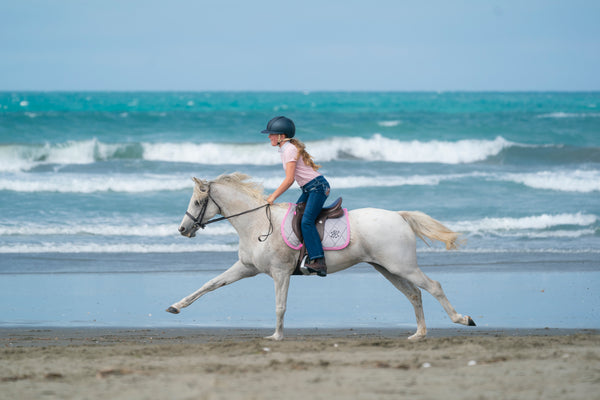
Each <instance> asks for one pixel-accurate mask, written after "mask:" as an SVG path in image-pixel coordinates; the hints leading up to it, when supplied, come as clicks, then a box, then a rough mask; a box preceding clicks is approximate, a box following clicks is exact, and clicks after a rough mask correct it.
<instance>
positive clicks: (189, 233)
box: [179, 226, 196, 238]
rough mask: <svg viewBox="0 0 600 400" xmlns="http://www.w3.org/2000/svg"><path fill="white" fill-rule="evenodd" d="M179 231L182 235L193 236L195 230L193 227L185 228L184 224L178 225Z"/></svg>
mask: <svg viewBox="0 0 600 400" xmlns="http://www.w3.org/2000/svg"><path fill="white" fill-rule="evenodd" d="M179 233H181V235H182V236H187V237H189V238H193V237H194V236H196V230H195V229H190V230H187V229H186V228H185V226H180V227H179Z"/></svg>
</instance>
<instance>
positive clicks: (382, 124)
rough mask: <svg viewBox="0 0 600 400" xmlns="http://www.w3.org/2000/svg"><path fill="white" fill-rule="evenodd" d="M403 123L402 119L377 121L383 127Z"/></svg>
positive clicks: (391, 126)
mask: <svg viewBox="0 0 600 400" xmlns="http://www.w3.org/2000/svg"><path fill="white" fill-rule="evenodd" d="M401 123H402V121H399V120H393V121H379V122H377V125H379V126H381V127H383V128H393V127H395V126H398V125H400V124H401Z"/></svg>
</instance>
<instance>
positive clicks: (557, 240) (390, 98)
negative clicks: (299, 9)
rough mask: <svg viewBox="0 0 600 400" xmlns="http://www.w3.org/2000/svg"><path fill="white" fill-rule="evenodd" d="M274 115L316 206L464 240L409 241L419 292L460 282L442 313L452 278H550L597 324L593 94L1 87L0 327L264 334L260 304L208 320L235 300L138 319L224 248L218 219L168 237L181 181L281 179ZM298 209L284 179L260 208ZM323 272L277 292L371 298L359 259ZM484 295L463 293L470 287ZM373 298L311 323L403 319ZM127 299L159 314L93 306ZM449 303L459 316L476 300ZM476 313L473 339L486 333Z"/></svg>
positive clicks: (230, 252)
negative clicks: (301, 161) (570, 279)
mask: <svg viewBox="0 0 600 400" xmlns="http://www.w3.org/2000/svg"><path fill="white" fill-rule="evenodd" d="M277 115H285V116H287V117H289V118H292V119H293V120H294V121H295V123H296V128H297V130H296V135H297V137H298V138H300V139H301V140H302V141H304V142H305V143H306V145H307V149H308V150H309V152H310V153H311V154H312V155H313V156H314V158H315V160H316V161H317V162H318V163H319V164H321V165H322V169H321V171H322V172H323V174H324V175H325V176H326V177H327V178H328V180H329V181H330V183H331V187H332V191H331V195H330V199H331V200H333V199H334V198H336V197H338V196H341V197H343V199H344V204H345V207H347V208H348V209H355V208H361V207H380V208H386V209H393V210H419V211H423V212H425V213H427V214H429V215H431V216H432V217H434V218H436V219H438V220H440V221H442V222H443V223H444V224H446V225H447V226H448V227H450V228H452V229H454V230H456V231H459V232H461V233H463V237H464V238H465V239H466V242H467V243H466V245H465V246H464V247H463V248H462V249H460V250H458V251H456V252H452V253H448V252H446V251H445V250H444V248H443V246H442V245H440V244H433V245H431V247H430V246H428V245H426V244H424V243H419V244H418V252H419V259H420V263H421V265H423V268H424V270H426V272H427V273H428V274H429V273H430V272H429V271H432V272H433V273H432V277H434V279H438V277H439V279H438V280H440V281H441V282H442V284H445V282H444V279H446V280H447V281H448V280H450V281H452V280H455V279H457V277H458V276H461V277H462V278H464V280H463V281H456V290H455V292H459V293H452V291H451V290H449V289H448V288H447V286H446V285H444V287H445V289H446V292H447V295H448V297H449V298H450V300H451V301H452V299H453V295H454V297H455V298H456V297H459V300H460V299H461V297H460V296H466V295H465V294H464V293H463V290H462V289H461V288H464V281H465V280H466V281H469V282H475V283H473V286H477V279H475V277H482V276H488V275H489V274H490V273H491V272H497V273H498V272H501V273H502V274H506V277H507V278H506V279H507V280H508V281H510V280H511V279H512V278H511V277H514V276H518V277H521V278H523V276H524V275H527V274H530V275H532V276H531V279H533V280H534V281H536V279H538V278H539V277H540V276H549V275H548V274H550V275H551V276H553V277H555V278H556V279H555V284H554V283H552V284H550V283H549V286H551V287H557V288H562V289H561V290H566V289H564V286H569V285H561V281H562V282H563V283H564V279H565V278H564V277H565V275H564V274H565V273H569V274H574V273H576V274H578V275H577V279H579V280H577V282H583V284H586V283H587V284H588V286H590V285H591V287H592V289H591V290H590V289H589V288H588V289H587V290H588V292H587V295H586V296H587V297H584V298H583V299H582V298H581V297H578V296H579V295H578V294H577V293H579V292H578V286H573V287H571V286H569V287H570V288H571V289H570V290H572V291H573V292H568V293H567V294H568V295H570V296H572V297H573V296H574V297H573V299H572V302H573V304H574V307H575V305H579V306H581V302H582V300H583V301H587V303H586V304H585V307H584V311H585V312H587V314H585V313H584V314H585V315H587V317H584V318H583V319H584V320H585V321H587V322H584V323H580V325H579V326H582V327H594V328H598V327H600V313H599V311H598V310H599V309H600V299H599V298H598V296H597V295H595V294H594V293H593V287H594V286H595V287H596V288H597V287H598V283H600V279H599V278H600V276H599V272H600V93H598V92H589V93H587V92H586V93H544V92H540V93H461V92H452V93H435V92H431V93H402V92H399V93H393V92H390V93H388V92H373V93H369V92H358V93H352V92H348V93H346V92H340V93H334V92H290V93H276V92H274V93H260V92H241V93H235V92H222V93H221V92H210V93H183V92H182V93H179V92H157V93H152V92H139V93H137V92H114V93H108V92H107V93H104V92H89V93H88V92H73V93H71V92H40V93H37V92H1V93H0V291H1V292H2V293H3V294H2V295H0V300H1V303H2V304H3V305H4V306H3V309H2V310H1V311H0V325H19V324H30V325H94V324H101V325H109V326H111V325H136V326H137V325H143V326H146V325H153V324H158V325H171V324H175V325H177V324H191V325H194V324H200V325H202V324H206V325H211V326H215V325H225V326H228V324H232V325H236V324H242V325H248V324H249V325H252V326H263V325H264V326H270V325H271V324H272V321H273V320H274V315H272V314H274V311H273V305H272V304H271V301H272V297H273V295H272V293H269V294H268V295H266V296H271V297H267V298H266V300H265V304H268V307H267V306H266V305H265V307H262V306H261V307H259V306H258V305H257V306H256V307H254V306H253V307H250V306H249V307H250V308H251V309H244V311H243V312H239V313H238V314H236V315H234V316H233V317H231V316H229V317H230V318H229V319H227V313H231V312H232V310H231V309H232V308H234V304H238V302H239V298H238V297H236V296H237V295H234V294H233V293H235V291H236V288H235V287H232V288H231V290H230V288H226V289H222V290H223V291H224V294H222V295H221V294H218V295H217V294H216V293H215V294H209V295H207V296H206V298H207V299H208V298H209V296H216V297H213V298H215V299H219V302H218V306H215V305H213V306H211V307H210V310H212V311H214V310H215V309H216V310H221V308H220V307H223V308H224V309H225V311H224V312H223V313H221V314H219V313H215V315H213V316H212V317H211V316H210V315H212V314H209V315H208V316H207V315H206V314H202V313H206V312H207V307H204V308H203V306H201V305H200V302H198V303H196V304H194V305H193V306H191V307H190V308H189V310H191V309H193V308H194V309H196V310H197V311H196V314H193V315H194V316H193V317H190V319H185V318H186V317H183V316H184V315H185V312H187V310H188V309H186V310H185V311H184V313H182V314H181V316H170V315H167V314H166V313H163V314H165V316H164V317H163V316H162V314H161V316H160V317H158V315H157V313H158V312H159V311H160V312H161V313H162V310H164V308H166V307H167V306H168V305H170V304H171V303H173V302H175V301H177V300H179V299H180V298H181V297H184V296H185V295H187V294H189V292H191V291H193V290H195V289H196V288H198V287H200V286H201V284H202V283H203V280H206V279H209V278H210V277H212V276H214V275H216V274H217V273H219V271H222V270H224V269H225V268H227V267H228V265H229V264H230V263H231V262H233V261H234V260H235V252H236V251H237V245H238V238H237V235H236V233H235V231H234V230H233V228H232V227H231V225H229V224H228V223H227V222H222V223H219V224H214V225H211V226H209V227H207V228H206V229H205V230H203V231H200V232H199V234H198V235H197V237H196V238H193V239H188V238H185V237H182V236H180V235H179V233H178V231H177V228H178V225H179V223H180V221H181V220H182V218H183V215H184V213H185V209H186V207H187V204H188V201H189V198H190V196H191V192H192V187H193V182H192V179H191V178H192V177H198V178H202V179H212V178H215V177H217V176H218V175H220V174H223V173H229V172H234V171H240V172H244V173H247V174H249V175H251V176H252V177H253V179H254V180H255V181H256V182H260V183H262V184H263V186H264V188H265V192H266V193H269V192H270V191H273V190H274V189H275V188H276V187H277V186H278V185H279V183H280V182H281V180H282V179H283V176H284V174H283V169H282V167H281V164H280V158H279V154H278V152H277V150H276V149H274V148H272V147H271V146H270V145H269V142H268V139H267V137H266V136H265V135H263V134H261V133H260V131H261V130H262V129H264V128H265V127H266V124H267V122H268V120H269V119H271V118H272V117H274V116H277ZM298 195H299V190H298V189H297V186H295V185H294V186H293V187H292V188H291V189H290V190H288V192H287V193H286V194H285V195H284V196H282V197H281V198H280V200H281V201H295V200H296V198H297V197H298ZM435 274H441V275H438V277H435V276H433V275H435ZM486 274H488V275H486ZM544 274H545V275H544ZM581 274H583V275H581ZM336 275H338V274H336ZM339 275H340V276H341V278H340V279H339V280H338V283H323V282H319V281H317V282H315V279H316V278H313V277H310V278H294V279H295V280H296V279H297V280H298V281H301V282H302V283H298V284H299V285H300V286H302V287H303V288H304V290H305V291H306V292H310V293H312V292H311V291H312V290H316V289H315V288H316V287H320V288H322V289H321V290H324V291H329V292H330V293H334V294H335V295H336V296H337V295H341V296H343V295H344V294H345V293H347V292H348V288H347V287H346V288H344V286H343V285H342V284H344V285H348V284H350V285H351V284H352V283H351V282H353V281H354V280H357V281H360V282H365V279H366V281H368V282H371V281H373V282H375V280H378V281H379V280H380V281H381V282H382V283H381V285H384V284H387V286H390V288H391V285H389V284H388V283H387V282H386V281H385V280H383V279H382V278H381V277H380V276H379V275H378V274H377V273H376V272H375V271H373V270H371V269H370V268H369V267H367V266H366V265H361V266H359V267H357V268H355V269H350V270H347V271H344V272H342V273H340V274H339ZM503 276H504V275H503ZM569 276H572V275H569ZM496 278H498V275H490V277H489V282H491V283H493V282H495V281H497V279H496ZM255 279H257V278H255ZM335 279H336V276H335V275H333V276H331V278H329V277H328V278H327V279H326V280H325V281H326V282H331V281H334V280H335ZM553 279H554V278H553ZM145 280H146V281H147V282H146V284H145V285H144V284H136V282H144V281H145ZM517 280H520V279H517ZM81 281H84V282H81ZM150 281H152V282H150ZM508 281H507V282H508ZM167 282H168V284H167ZM553 282H554V281H553ZM491 283H490V284H491ZM95 284H97V285H101V286H102V287H99V286H97V285H95ZM292 284H294V282H293V283H292ZM507 284H508V283H507ZM236 285H241V286H239V287H240V288H242V289H239V290H241V291H242V292H241V293H255V292H256V296H258V297H260V295H259V293H262V291H263V290H268V291H272V283H268V278H267V281H264V279H263V278H258V279H257V280H256V281H255V283H254V284H253V283H251V281H250V280H248V283H246V282H243V283H242V282H240V283H239V284H236ZM323 285H325V286H323ZM387 286H386V288H387ZM484 286H485V285H483V284H480V285H479V287H480V289H479V290H480V291H481V293H483V296H485V293H490V291H489V290H487V291H486V289H485V287H484ZM517 286H518V285H517ZM75 287H76V289H75ZM150 288H153V290H150ZM256 288H260V290H258V289H256ZM355 288H356V287H355ZM361 288H362V286H361ZM452 288H453V287H451V288H450V289H452ZM257 290H258V291H257ZM361 290H362V289H361ZM382 290H384V289H382V287H381V286H379V283H373V284H372V285H371V287H370V288H364V291H365V292H366V293H367V295H368V294H370V295H377V294H378V293H381V291H382ZM386 290H387V289H386ZM390 290H391V291H390V295H389V297H390V299H392V297H393V296H396V297H393V300H390V304H389V307H390V308H391V309H390V310H389V312H388V314H389V318H387V319H386V318H385V317H380V319H379V320H377V319H373V318H376V316H375V317H374V316H373V315H375V314H377V312H376V310H368V311H367V310H361V309H360V307H358V308H356V310H355V313H353V314H350V315H347V314H346V315H344V313H343V312H331V315H329V316H326V317H323V322H322V323H323V324H325V325H326V324H328V323H330V324H333V325H336V326H341V325H343V326H346V325H352V321H362V323H364V324H365V325H369V324H373V323H375V324H383V325H386V324H387V325H391V326H396V325H395V324H402V323H404V324H409V325H410V324H414V321H413V318H414V317H412V311H411V310H410V306H408V307H409V308H407V310H408V311H409V312H408V314H407V315H403V316H402V318H399V315H398V314H397V313H395V312H392V310H393V307H396V306H398V304H397V303H395V302H396V301H397V302H398V303H408V302H407V301H406V299H404V298H403V296H402V295H399V294H398V293H397V292H395V289H393V288H391V289H390ZM531 290H534V292H535V293H547V290H546V289H544V288H542V287H539V288H535V289H531ZM556 290H559V289H556ZM131 291H133V292H136V291H137V292H136V293H137V294H132V293H131ZM42 294H45V297H43V296H42V297H41V298H39V299H36V296H37V295H42ZM562 294H565V293H562ZM139 296H142V297H141V298H144V299H147V303H148V304H150V303H152V304H153V302H154V301H156V299H157V298H160V300H161V302H160V304H156V307H154V306H151V307H150V309H149V311H148V307H146V306H145V305H144V302H143V301H142V302H138V303H136V304H138V306H137V307H133V309H135V310H139V311H131V312H129V313H125V315H126V317H117V315H118V314H119V310H121V308H120V307H121V306H119V305H117V303H116V302H110V301H109V300H108V299H113V300H114V301H116V300H115V299H118V301H119V304H123V303H131V302H132V301H134V300H132V298H133V299H137V298H140V297H139ZM144 296H146V297H144ZM332 296H333V295H332ZM512 296H514V294H510V295H509V297H512ZM561 296H562V295H561ZM367 297H368V296H367ZM503 297H504V296H503ZM561 298H562V297H557V298H555V299H554V300H553V301H556V302H560V301H563V300H560V299H561ZM43 299H45V300H43ZM50 299H52V300H50ZM61 299H62V300H64V301H61ZM101 299H105V300H101ZM464 300H465V306H466V307H467V308H468V307H469V304H472V303H477V304H484V303H485V304H488V307H492V305H493V304H496V301H491V300H490V301H489V302H487V303H486V302H482V301H480V299H474V298H473V297H472V296H471V297H467V298H464ZM103 301H109V302H108V303H104V302H103ZM202 301H204V299H203V300H202ZM291 301H292V300H290V302H291ZM332 301H333V300H332ZM67 303H69V304H70V305H69V307H70V308H67V309H65V310H61V307H62V306H61V304H63V305H64V304H67ZM78 303H79V304H78ZM358 303H359V301H358V300H357V305H358ZM50 304H52V307H50ZM44 305H45V306H44ZM402 306H403V307H404V306H406V305H405V304H403V305H402ZM160 307H162V308H160ZM215 307H216V308H215ZM562 307H563V308H564V304H563V306H562ZM159 308H160V310H159ZM258 308H261V313H257V314H256V315H258V317H257V316H256V315H255V316H254V317H253V316H252V315H253V312H255V310H256V309H258ZM262 308H267V309H265V310H262ZM298 308H301V307H298ZM428 308H429V309H432V308H433V309H435V312H438V311H439V310H437V309H441V307H439V304H437V303H432V304H430V305H427V303H426V313H427V312H428ZM457 308H459V307H458V306H457ZM253 310H254V311H253ZM338 311H343V310H338ZM534 311H535V310H534ZM573 311H574V310H572V309H566V310H565V313H564V314H565V317H564V318H563V320H565V319H568V321H569V322H568V323H567V322H565V321H563V322H560V323H559V322H557V323H555V324H554V325H552V323H551V322H552V321H546V320H544V321H542V322H540V321H537V320H535V321H533V322H532V324H533V325H536V324H538V325H539V324H543V325H544V326H546V324H548V325H552V326H555V325H560V324H562V326H572V324H573V321H572V318H567V316H568V315H570V314H571V313H572V312H573ZM98 312H100V314H101V315H99V314H98ZM459 312H461V311H460V310H459ZM578 312H581V309H579V310H578ZM86 313H87V314H86ZM288 314H289V313H288ZM298 314H301V313H300V312H299V311H297V314H296V315H298ZM383 314H385V315H388V314H386V313H383ZM479 314H482V315H481V316H480V317H482V318H484V319H485V318H488V319H487V321H488V324H489V325H490V326H493V325H495V324H501V323H502V322H501V321H500V320H506V318H504V319H501V318H498V319H499V321H496V320H494V318H493V317H492V316H489V317H486V316H485V314H486V312H485V310H481V311H480V312H479ZM148 315H152V316H153V317H152V318H149V317H148ZM218 315H221V317H222V318H224V319H221V317H218ZM436 315H437V314H436ZM549 315H550V317H548V318H549V319H551V318H552V315H553V314H552V312H550V311H549ZM205 317H206V318H205ZM513 317H514V316H513ZM529 317H530V316H529ZM177 318H179V319H177ZM182 318H183V319H182ZM248 318H251V320H249V319H248ZM252 318H254V319H252ZM439 318H440V319H439V321H440V323H441V324H447V323H448V321H447V319H446V320H445V321H444V318H445V315H443V314H440V316H439ZM474 318H475V315H474ZM313 319H314V316H313V315H311V314H310V313H309V314H307V315H306V316H305V317H297V319H295V320H294V319H292V325H294V326H300V327H302V326H313V323H314V321H313ZM428 319H429V318H428ZM557 319H560V318H558V317H557ZM521 323H523V321H522V319H519V318H517V320H516V321H515V322H514V323H513V325H515V324H516V325H518V324H521ZM317 325H318V323H317ZM536 326H537V325H536Z"/></svg>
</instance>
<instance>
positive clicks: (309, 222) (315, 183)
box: [296, 175, 329, 260]
mask: <svg viewBox="0 0 600 400" xmlns="http://www.w3.org/2000/svg"><path fill="white" fill-rule="evenodd" d="M301 189H302V194H301V195H300V197H299V198H298V201H297V202H296V203H306V207H305V209H304V215H303V216H302V223H301V225H300V227H301V229H302V236H303V237H304V245H305V246H306V251H307V252H308V259H309V260H314V259H317V258H323V257H325V254H324V253H323V245H322V244H321V239H320V238H319V233H318V232H317V228H316V226H315V220H316V219H317V217H318V216H319V213H320V212H321V210H322V209H323V204H325V200H327V196H329V182H327V179H325V178H324V177H323V176H321V175H319V176H317V177H316V178H315V179H313V180H312V181H310V182H308V183H307V184H306V185H304V186H302V187H301Z"/></svg>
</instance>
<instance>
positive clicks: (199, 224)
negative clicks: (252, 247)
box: [185, 183, 273, 242]
mask: <svg viewBox="0 0 600 400" xmlns="http://www.w3.org/2000/svg"><path fill="white" fill-rule="evenodd" d="M210 185H211V184H210V183H209V184H208V191H207V192H206V198H205V199H204V201H203V202H202V208H200V213H199V214H198V216H197V217H194V216H193V215H192V214H190V213H189V211H187V210H186V212H185V215H187V216H188V217H189V218H190V219H191V220H192V221H194V228H196V229H198V228H202V229H204V227H205V226H206V225H208V224H212V223H213V222H219V221H223V220H225V219H230V218H234V217H239V216H240V215H244V214H248V213H251V212H254V211H256V210H260V209H261V208H265V211H266V215H267V219H268V220H269V231H268V232H267V233H266V234H265V235H260V236H259V237H258V241H259V242H264V241H265V240H267V238H268V237H269V236H271V234H272V233H273V221H271V205H270V204H269V203H267V204H263V205H262V206H259V207H256V208H253V209H251V210H246V211H242V212H241V213H238V214H234V215H230V216H228V217H226V216H222V217H219V218H215V219H211V220H209V221H206V222H204V223H202V220H203V219H204V214H206V209H207V208H208V201H209V200H211V201H212V202H213V203H215V206H217V208H218V209H219V212H218V214H221V215H223V212H222V211H221V206H220V205H219V204H218V203H217V202H216V201H215V199H213V197H212V196H211V195H210Z"/></svg>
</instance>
